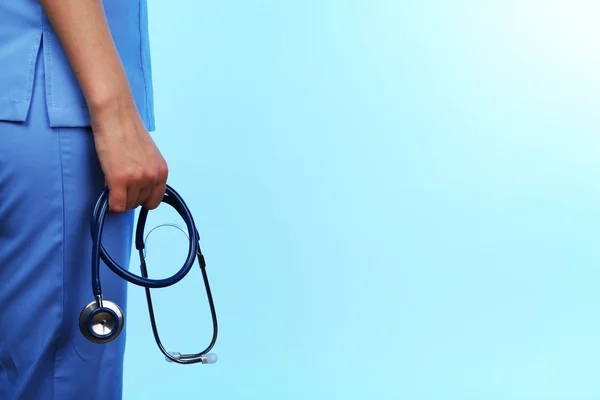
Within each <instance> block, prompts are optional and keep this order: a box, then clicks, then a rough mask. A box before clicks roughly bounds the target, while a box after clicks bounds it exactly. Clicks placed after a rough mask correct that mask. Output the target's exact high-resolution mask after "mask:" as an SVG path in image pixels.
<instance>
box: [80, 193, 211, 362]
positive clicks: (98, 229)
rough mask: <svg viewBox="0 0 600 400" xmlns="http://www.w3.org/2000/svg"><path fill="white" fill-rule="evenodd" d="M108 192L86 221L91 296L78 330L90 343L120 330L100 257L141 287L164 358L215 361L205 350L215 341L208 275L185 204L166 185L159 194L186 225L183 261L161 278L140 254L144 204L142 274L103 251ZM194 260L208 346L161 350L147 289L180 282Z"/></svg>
mask: <svg viewBox="0 0 600 400" xmlns="http://www.w3.org/2000/svg"><path fill="white" fill-rule="evenodd" d="M108 193H109V192H108V188H105V189H104V190H103V192H102V193H101V195H100V197H99V198H98V200H97V202H96V205H95V207H94V211H93V213H92V219H91V224H90V230H91V235H92V291H93V293H94V298H95V299H94V301H92V302H90V303H89V304H88V305H87V306H85V307H84V308H83V310H82V311H81V314H80V316H79V329H80V330H81V333H82V334H83V336H85V337H86V338H87V339H88V340H90V341H91V342H94V343H100V344H104V343H108V342H110V341H112V340H114V339H116V338H117V337H118V336H119V334H120V333H121V331H122V330H123V326H124V323H125V317H124V315H123V312H122V310H121V308H120V307H119V306H118V305H117V304H116V303H114V302H112V301H110V300H106V299H104V298H103V297H102V286H101V284H100V260H102V261H104V263H105V264H106V265H107V266H108V267H109V268H110V269H111V270H112V271H113V272H114V273H115V274H117V275H118V276H119V277H121V278H122V279H125V280H126V281H128V282H130V283H132V284H134V285H137V286H141V287H143V288H145V291H146V301H147V303H148V312H149V314H150V322H151V325H152V332H153V334H154V340H155V341H156V344H157V345H158V348H159V349H160V351H161V352H162V353H163V354H164V355H165V357H166V359H167V361H170V362H176V363H179V364H196V363H202V364H212V363H214V362H216V361H217V356H216V354H212V353H209V351H210V350H211V349H212V348H213V346H214V345H215V343H216V341H217V333H218V324H217V316H216V312H215V306H214V302H213V298H212V294H211V291H210V285H209V283H208V277H207V274H206V262H205V260H204V255H203V254H202V251H201V250H200V236H199V234H198V230H197V229H196V225H195V223H194V218H193V217H192V214H191V212H190V210H189V209H188V207H187V205H186V204H185V202H184V201H183V199H182V198H181V196H179V194H177V192H175V190H173V189H172V188H171V187H170V186H168V185H167V187H166V191H165V196H164V197H163V200H162V202H163V203H166V204H168V205H170V206H171V207H173V208H174V209H175V211H177V213H178V214H179V215H180V216H181V218H182V219H183V221H184V222H185V225H186V227H187V235H186V236H187V237H188V239H189V251H188V255H187V259H186V260H185V263H184V264H183V266H182V267H181V269H180V270H179V271H178V272H177V273H175V274H174V275H173V276H171V277H168V278H164V279H149V278H148V270H147V268H146V260H145V253H144V252H145V243H144V228H145V225H146V220H147V218H148V209H146V208H144V207H142V208H141V210H140V213H139V216H138V221H137V227H136V233H135V246H136V249H137V250H138V252H139V256H140V269H141V273H142V276H138V275H135V274H133V273H131V272H129V271H127V270H125V269H124V268H122V267H121V266H120V265H119V264H118V263H117V262H116V261H115V260H113V258H112V257H111V256H110V255H109V254H108V253H107V252H106V250H105V249H104V246H103V245H102V231H103V229H104V222H105V219H106V215H107V213H108ZM196 259H197V260H198V263H199V265H200V270H201V271H202V277H203V280H204V286H205V289H206V295H207V298H208V304H209V307H210V313H211V317H212V325H213V335H212V340H211V341H210V344H209V345H208V347H207V348H206V349H204V350H203V351H201V352H199V353H195V354H180V353H171V352H168V351H166V350H165V348H164V346H163V344H162V342H161V340H160V336H159V334H158V329H157V327H156V320H155V317H154V307H153V305H152V297H151V296H150V289H158V288H164V287H168V286H172V285H174V284H176V283H177V282H179V281H181V280H182V279H183V278H184V277H185V276H186V275H187V274H188V272H190V270H191V268H192V266H193V265H194V262H195V260H196Z"/></svg>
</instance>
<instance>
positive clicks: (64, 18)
mask: <svg viewBox="0 0 600 400" xmlns="http://www.w3.org/2000/svg"><path fill="white" fill-rule="evenodd" d="M124 1H127V0H124ZM39 2H40V4H41V5H42V7H43V9H44V11H45V12H46V15H47V16H48V19H49V20H50V23H51V24H52V27H53V28H54V31H55V32H56V35H57V36H58V39H59V40H60V42H61V45H62V47H63V49H64V51H65V54H66V56H67V58H68V60H69V63H70V64H71V68H72V69H73V71H74V72H75V76H76V78H77V81H78V83H79V86H80V87H81V89H82V91H83V95H84V97H85V99H86V102H87V104H88V107H89V108H90V110H95V109H103V108H105V107H108V106H111V105H115V103H123V102H125V103H132V102H133V99H132V95H131V90H130V88H129V83H128V81H127V76H126V74H125V70H124V68H123V65H122V63H121V60H120V58H119V54H118V53H117V50H116V47H115V44H114V42H113V39H112V36H111V33H110V30H109V27H108V23H107V21H106V16H105V14H104V8H103V6H102V1H101V0H39Z"/></svg>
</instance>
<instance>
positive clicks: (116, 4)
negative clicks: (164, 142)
mask: <svg viewBox="0 0 600 400" xmlns="http://www.w3.org/2000/svg"><path fill="white" fill-rule="evenodd" d="M103 4H104V9H105V11H106V17H107V20H108V24H109V27H110V30H111V33H112V36H113V40H114V41H115V44H116V47H117V50H118V52H119V55H120V56H121V60H122V62H123V66H124V67H125V71H126V73H127V77H128V79H129V84H130V86H131V89H132V91H133V96H134V98H135V101H136V104H137V108H138V110H139V112H140V115H141V117H142V119H143V121H144V123H145V124H146V127H147V129H148V130H149V131H153V130H154V101H153V93H152V70H151V67H150V46H149V38H148V11H147V3H146V0H103ZM42 43H43V46H42ZM40 47H42V49H43V51H41V52H40V51H39V50H40ZM37 57H43V58H44V59H43V60H44V66H45V76H46V81H45V85H46V105H47V109H48V116H49V119H50V126H51V127H85V126H89V125H90V115H89V112H88V110H87V106H86V102H85V99H84V97H83V94H82V92H81V89H80V88H79V84H78V83H77V80H76V78H75V75H74V73H73V70H72V69H71V67H70V64H69V62H68V60H67V57H66V56H65V54H64V52H63V50H62V47H61V45H60V42H59V40H58V38H57V37H56V34H55V33H54V30H53V29H52V26H51V25H50V22H49V21H48V18H47V17H46V15H45V14H44V12H43V10H42V7H41V6H40V4H39V2H38V0H1V1H0V120H4V121H17V122H23V121H25V120H26V119H27V115H28V112H29V106H30V103H31V96H32V90H33V81H34V74H35V64H36V61H37Z"/></svg>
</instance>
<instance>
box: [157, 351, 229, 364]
mask: <svg viewBox="0 0 600 400" xmlns="http://www.w3.org/2000/svg"><path fill="white" fill-rule="evenodd" d="M169 355H170V356H171V357H173V358H175V359H176V360H181V359H185V358H184V357H181V353H169ZM218 359H219V357H218V356H217V355H216V354H215V353H208V354H205V355H202V356H200V359H199V361H200V362H201V363H202V364H214V363H216V362H217V360H218ZM165 360H166V361H167V362H169V363H172V362H174V361H173V360H172V359H171V358H169V357H166V356H165Z"/></svg>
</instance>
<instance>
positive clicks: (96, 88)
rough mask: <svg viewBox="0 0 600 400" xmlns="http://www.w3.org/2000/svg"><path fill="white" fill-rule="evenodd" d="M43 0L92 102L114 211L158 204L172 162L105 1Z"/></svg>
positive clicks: (96, 134)
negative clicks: (146, 116) (142, 107)
mask: <svg viewBox="0 0 600 400" xmlns="http://www.w3.org/2000/svg"><path fill="white" fill-rule="evenodd" d="M124 1H128V0H124ZM39 2H40V4H41V5H42V7H43V9H44V11H45V12H46V15H47V16H48V19H49V20H50V23H51V24H52V26H53V28H54V31H55V32H56V35H57V36H58V39H59V40H60V42H61V45H62V47H63V49H64V51H65V54H66V56H67V58H68V60H69V62H70V64H71V68H72V69H73V71H74V72H75V76H76V78H77V80H78V82H79V85H80V87H81V90H82V92H83V95H84V97H85V99H86V102H87V104H88V108H89V111H90V116H91V124H92V130H93V131H94V141H95V144H96V150H97V152H98V157H99V159H100V164H101V165H102V170H103V172H104V175H105V177H106V184H107V185H108V188H109V190H110V198H109V205H110V209H111V211H113V212H123V211H127V210H129V209H132V208H135V207H137V206H138V205H144V206H145V207H147V208H149V209H153V208H156V207H158V205H159V204H160V202H161V201H162V198H163V196H164V193H165V186H166V181H167V174H168V170H167V164H166V162H165V160H164V159H163V157H162V155H161V154H160V152H159V151H158V149H157V147H156V146H155V144H154V141H153V140H152V138H151V137H150V135H149V134H148V131H147V130H146V128H145V126H144V124H143V122H142V119H141V117H140V115H139V112H138V110H137V108H136V105H135V101H134V98H133V95H132V93H131V89H130V87H129V82H128V80H127V75H126V74H125V70H124V68H123V65H122V63H121V60H120V58H119V54H118V53H117V50H116V47H115V44H114V42H113V40H112V36H111V33H110V30H109V27H108V23H107V21H106V15H105V13H104V8H103V6H102V1H101V0H39Z"/></svg>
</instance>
